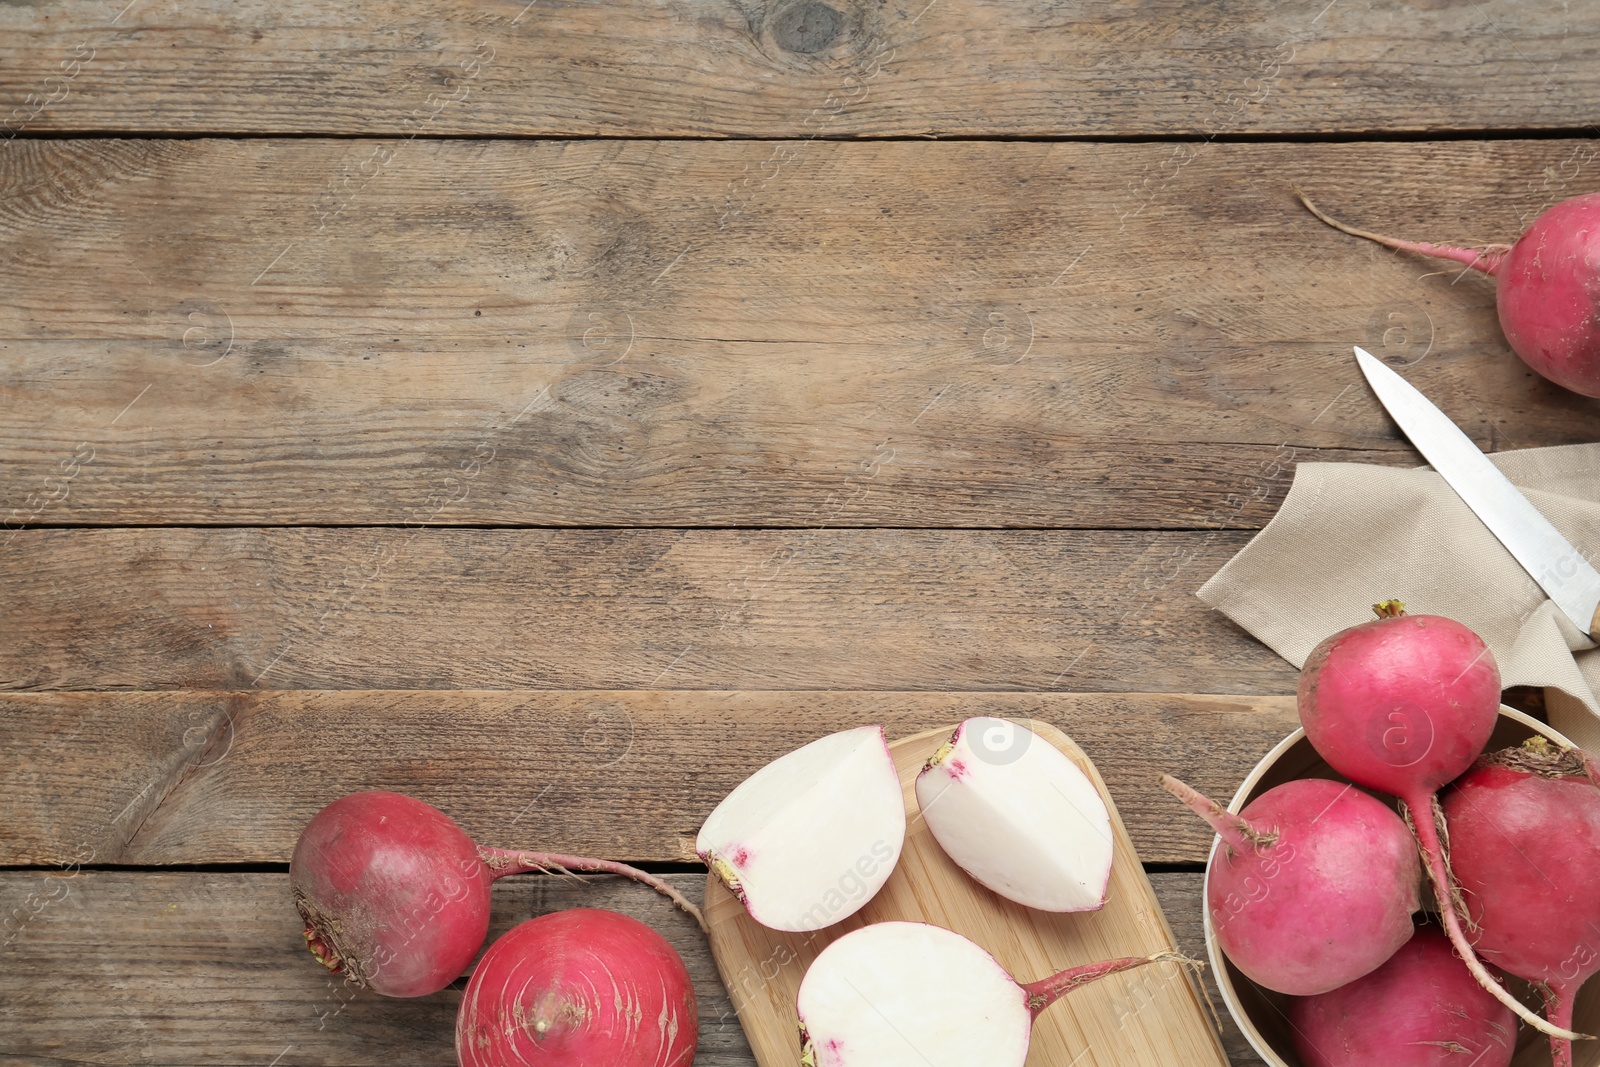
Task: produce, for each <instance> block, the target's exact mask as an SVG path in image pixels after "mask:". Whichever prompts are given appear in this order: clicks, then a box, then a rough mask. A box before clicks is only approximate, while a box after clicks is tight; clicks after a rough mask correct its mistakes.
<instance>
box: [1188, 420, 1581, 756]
mask: <svg viewBox="0 0 1600 1067" xmlns="http://www.w3.org/2000/svg"><path fill="white" fill-rule="evenodd" d="M1490 458H1491V459H1492V460H1494V462H1495V464H1496V465H1497V466H1498V467H1499V468H1500V469H1501V470H1502V471H1504V472H1505V474H1506V477H1508V478H1510V479H1511V481H1512V482H1514V483H1515V484H1516V485H1517V486H1518V487H1520V488H1521V489H1522V491H1523V492H1524V493H1526V494H1527V497H1528V499H1529V500H1531V501H1532V502H1533V505H1534V507H1536V508H1538V509H1539V510H1540V511H1542V512H1543V513H1544V514H1545V517H1546V518H1548V519H1549V520H1550V521H1551V522H1552V523H1553V524H1554V525H1555V527H1556V529H1558V530H1560V531H1561V532H1562V533H1563V534H1564V535H1565V536H1566V537H1567V539H1568V540H1570V541H1571V542H1572V543H1573V544H1574V545H1575V546H1577V548H1578V550H1579V551H1580V552H1582V553H1583V554H1584V555H1585V556H1587V557H1588V558H1589V559H1590V560H1591V561H1594V560H1596V558H1597V553H1600V444H1591V445H1565V446H1561V447H1558V448H1533V449H1527V450H1525V451H1520V452H1502V453H1499V454H1497V455H1494V456H1491V457H1490ZM1199 595H1200V599H1202V600H1204V601H1205V602H1206V603H1207V604H1210V605H1211V606H1212V607H1214V608H1216V609H1217V610H1218V611H1221V612H1222V613H1223V614H1225V615H1227V616H1228V617H1229V618H1231V619H1233V620H1234V621H1235V622H1237V623H1238V624H1239V625H1240V626H1243V627H1244V628H1245V629H1246V630H1248V631H1250V633H1252V634H1254V635H1255V636H1256V637H1258V638H1260V639H1261V641H1263V642H1264V643H1266V644H1267V645H1268V646H1269V647H1270V648H1272V649H1273V651H1275V652H1277V653H1278V654H1279V655H1281V656H1282V657H1283V658H1284V659H1286V660H1288V661H1289V662H1290V663H1293V664H1294V665H1295V666H1296V667H1299V666H1301V665H1302V664H1304V663H1305V659H1306V656H1308V655H1310V653H1311V650H1312V648H1314V647H1315V646H1316V644H1317V643H1318V642H1319V641H1321V640H1322V639H1323V638H1324V637H1327V636H1328V635H1329V634H1332V633H1335V632H1336V631H1338V630H1341V629H1343V628H1345V627H1346V626H1353V625H1355V624H1356V623H1359V622H1364V621H1365V620H1367V619H1371V618H1373V614H1372V605H1373V604H1375V603H1377V602H1378V601H1380V600H1388V599H1390V598H1393V599H1397V600H1403V601H1405V604H1406V610H1407V611H1408V612H1410V613H1412V614H1417V615H1423V614H1427V615H1446V616H1449V617H1450V618H1453V619H1458V620H1460V621H1461V622H1464V623H1466V624H1467V625H1468V626H1470V627H1472V628H1473V629H1474V630H1476V631H1477V632H1478V633H1479V634H1480V635H1481V636H1482V637H1483V639H1484V640H1485V641H1487V642H1488V643H1489V648H1490V650H1491V651H1493V652H1494V657H1495V661H1496V662H1497V663H1499V665H1500V675H1501V680H1502V682H1503V684H1504V685H1506V686H1508V687H1509V686H1513V685H1537V686H1543V687H1545V692H1546V706H1547V707H1548V709H1549V712H1550V725H1552V726H1554V727H1555V728H1556V729H1557V730H1560V731H1561V732H1562V733H1564V734H1566V735H1567V736H1568V737H1569V738H1571V739H1572V740H1573V741H1575V742H1576V743H1578V744H1579V745H1581V746H1583V747H1584V748H1587V749H1589V750H1591V751H1600V649H1597V648H1596V647H1595V643H1594V642H1593V641H1591V640H1589V638H1588V637H1587V636H1586V635H1585V634H1584V633H1582V632H1581V631H1580V630H1579V628H1578V627H1576V626H1573V625H1572V623H1571V622H1569V621H1568V620H1567V618H1566V616H1565V615H1563V614H1562V613H1561V611H1560V610H1559V609H1558V608H1557V607H1556V606H1555V605H1554V604H1553V603H1551V602H1550V600H1549V599H1548V598H1547V597H1546V596H1545V595H1544V592H1543V591H1542V590H1541V589H1540V588H1539V586H1538V585H1537V584H1536V583H1535V582H1534V580H1533V579H1532V578H1530V577H1528V573H1527V572H1526V571H1524V570H1523V569H1522V567H1521V566H1519V565H1518V563H1517V561H1516V560H1515V559H1513V558H1512V557H1511V553H1509V552H1507V551H1506V549H1505V547H1504V546H1503V545H1501V544H1500V542H1499V541H1498V540H1497V539H1496V538H1495V536H1494V535H1493V534H1492V533H1490V532H1489V531H1488V529H1487V528H1486V527H1485V526H1484V525H1483V523H1482V522H1480V521H1479V520H1478V518H1477V516H1475V515H1474V514H1473V513H1472V511H1471V509H1469V508H1468V507H1467V506H1466V504H1464V503H1462V501H1461V498H1460V497H1458V496H1456V494H1455V492H1454V491H1453V490H1451V488H1450V487H1449V486H1448V485H1446V484H1445V482H1444V479H1442V478H1440V477H1439V476H1438V475H1437V474H1435V473H1434V472H1433V470H1432V469H1431V468H1426V467H1424V468H1420V469H1415V470H1403V469H1396V468H1392V467H1375V466H1370V465H1367V464H1360V463H1302V464H1300V465H1299V467H1298V468H1297V469H1296V470H1295V475H1294V484H1293V485H1292V486H1291V487H1290V489H1289V495H1288V496H1287V497H1286V498H1285V499H1284V502H1283V506H1282V507H1280V508H1279V509H1278V514H1277V515H1276V516H1274V517H1273V519H1272V521H1271V522H1270V523H1268V524H1267V527H1266V529H1264V530H1262V531H1261V533H1260V534H1258V535H1257V536H1256V537H1255V539H1254V540H1252V541H1251V542H1250V543H1249V544H1248V545H1246V546H1245V547H1244V549H1243V551H1241V552H1240V553H1239V554H1238V555H1237V556H1235V557H1234V558H1233V559H1232V560H1230V561H1229V562H1228V563H1227V565H1226V566H1224V567H1223V568H1222V570H1220V571H1218V572H1217V573H1216V574H1215V575H1214V576H1213V577H1212V579H1211V580H1210V581H1209V582H1207V583H1206V584H1205V585H1204V586H1202V587H1201V589H1200V594H1199Z"/></svg>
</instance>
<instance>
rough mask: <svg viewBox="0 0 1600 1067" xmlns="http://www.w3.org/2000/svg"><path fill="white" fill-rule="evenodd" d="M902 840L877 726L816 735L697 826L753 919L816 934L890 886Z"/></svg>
mask: <svg viewBox="0 0 1600 1067" xmlns="http://www.w3.org/2000/svg"><path fill="white" fill-rule="evenodd" d="M905 839H906V808H905V800H904V798H903V796H902V794H901V790H900V775H899V773H898V772H897V771H896V770H895V766H894V757H893V756H891V755H890V754H889V746H888V743H887V742H886V741H885V740H884V736H883V727H881V726H863V727H860V728H858V729H855V730H845V731H843V732H842V733H837V734H831V735H829V736H827V737H823V738H819V739H818V740H816V741H813V742H811V743H810V744H809V745H806V746H805V747H803V748H799V749H796V750H795V751H793V752H791V753H789V754H788V755H786V756H781V757H779V758H778V759H776V760H773V761H772V762H771V763H769V764H767V765H766V766H765V767H763V768H761V769H760V770H759V771H757V772H756V773H755V774H752V775H751V776H750V777H749V778H746V779H745V780H744V781H743V782H741V783H739V785H738V787H737V788H735V789H734V791H733V792H731V793H729V794H728V795H727V797H726V798H724V799H723V801H722V803H720V804H718V805H717V807H716V810H714V811H713V812H712V813H711V814H710V816H709V817H707V819H706V821H705V825H704V826H702V827H701V828H700V836H699V837H698V838H696V840H695V846H694V847H695V852H697V853H698V854H699V856H700V858H701V860H703V861H704V862H705V864H706V866H707V867H709V868H711V871H712V873H713V874H714V875H716V877H717V879H718V880H719V881H721V882H722V884H723V885H725V886H727V888H728V890H729V891H730V892H732V893H733V895H734V896H736V897H738V898H739V902H740V903H741V904H743V905H744V907H745V910H746V911H748V912H749V913H750V917H751V918H753V919H755V920H756V922H758V923H761V924H762V925H763V926H767V927H771V928H772V929H774V930H784V931H789V932H801V931H808V930H820V929H822V928H823V927H826V926H832V925H833V924H834V923H836V922H839V921H840V920H841V919H845V918H848V917H849V916H851V915H854V914H855V913H856V912H857V911H859V910H860V909H861V907H862V906H863V905H865V904H866V903H867V901H869V900H871V899H872V898H873V896H875V895H876V894H877V892H878V890H880V889H882V888H883V884H884V883H885V882H887V881H888V880H889V875H890V873H892V872H893V871H894V865H895V863H896V861H898V860H899V858H900V850H901V849H902V848H903V847H904V845H905Z"/></svg>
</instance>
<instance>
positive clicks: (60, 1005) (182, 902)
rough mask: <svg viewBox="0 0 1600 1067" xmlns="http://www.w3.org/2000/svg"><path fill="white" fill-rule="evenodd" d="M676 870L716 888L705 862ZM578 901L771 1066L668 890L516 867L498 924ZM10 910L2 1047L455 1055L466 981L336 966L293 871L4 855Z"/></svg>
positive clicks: (732, 1048)
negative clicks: (315, 941)
mask: <svg viewBox="0 0 1600 1067" xmlns="http://www.w3.org/2000/svg"><path fill="white" fill-rule="evenodd" d="M668 877H669V880H670V881H673V882H674V883H676V884H677V885H678V886H679V887H680V888H681V889H682V890H683V891H684V892H685V893H688V894H689V895H690V896H691V897H693V898H694V899H699V893H700V889H701V887H702V886H703V885H704V879H703V877H702V876H699V875H692V874H682V875H670V876H668ZM1150 880H1151V882H1152V883H1153V884H1154V886H1155V889H1156V894H1157V897H1158V898H1159V899H1160V901H1161V905H1162V908H1163V910H1164V911H1165V913H1166V915H1167V917H1168V919H1169V920H1170V922H1171V924H1172V927H1173V930H1174V932H1175V933H1176V935H1177V939H1178V943H1179V945H1180V946H1181V947H1182V948H1183V950H1184V951H1185V952H1187V953H1189V954H1191V955H1200V954H1202V953H1203V951H1204V944H1203V941H1202V936H1203V935H1202V934H1201V932H1200V875H1198V874H1155V875H1151V878H1150ZM579 906H587V907H604V908H611V909H614V910H616V911H621V912H625V913H627V914H629V915H633V916H634V917H636V918H639V919H641V920H643V921H645V922H648V923H650V924H651V925H652V926H654V927H655V928H656V929H657V930H659V931H660V932H661V933H662V934H663V935H664V936H665V937H666V938H667V939H668V940H669V941H670V942H671V943H672V944H673V946H674V947H675V948H677V949H678V951H679V953H680V954H681V955H682V956H683V957H684V961H685V962H686V963H687V964H688V967H689V972H690V975H691V976H692V977H693V979H694V981H695V992H696V995H697V997H698V998H699V1003H700V1052H699V1057H698V1058H697V1059H696V1060H695V1063H696V1065H697V1067H754V1064H755V1060H754V1059H753V1058H752V1057H751V1055H750V1052H749V1046H748V1045H747V1044H746V1043H745V1040H744V1035H743V1033H742V1032H741V1030H740V1028H739V1024H738V1021H737V1017H736V1016H735V1015H734V1013H733V1011H732V1007H731V1005H730V1004H729V1001H728V996H727V994H726V993H725V992H724V991H723V989H722V986H721V984H720V982H719V981H718V979H717V974H716V970H715V965H714V964H713V963H712V960H711V954H710V951H709V950H708V948H707V947H706V943H705V939H704V936H703V935H702V934H701V933H700V932H699V930H697V929H696V928H695V927H694V924H693V923H692V921H690V920H689V919H688V918H687V917H685V916H683V915H682V914H680V913H678V912H675V911H674V910H673V908H672V906H671V905H670V904H667V903H666V902H665V901H661V900H660V898H658V897H657V896H656V895H655V894H654V893H650V892H648V891H646V890H641V889H640V888H639V887H637V886H632V885H618V884H616V882H615V881H613V880H611V879H603V878H597V879H595V880H594V882H593V883H592V884H590V885H587V886H575V885H573V884H571V883H569V882H566V881H562V880H557V879H552V878H543V877H537V876H529V877H527V878H515V879H509V880H507V881H504V882H501V883H499V884H498V885H496V886H495V889H494V914H493V922H492V924H491V927H490V936H491V937H494V936H498V935H499V934H501V933H503V932H505V931H506V930H507V929H509V928H510V927H511V926H513V925H515V924H516V923H517V922H520V921H522V920H524V919H527V918H531V917H532V916H534V915H537V914H543V913H545V912H548V911H554V910H557V909H560V908H568V907H579ZM19 910H20V912H21V914H22V915H24V916H26V919H19V918H18V917H17V913H18V911H19ZM0 915H3V916H4V917H5V918H4V929H5V931H6V932H5V934H4V936H3V938H0V940H4V942H5V944H4V945H3V946H0V1063H6V1064H11V1063H16V1064H23V1063H26V1064H30V1065H43V1067H56V1065H64V1064H67V1063H73V1064H82V1063H104V1064H115V1063H145V1064H160V1065H167V1067H190V1065H200V1064H238V1063H253V1064H267V1063H271V1062H272V1061H273V1059H274V1057H280V1056H281V1057H282V1058H281V1059H280V1060H279V1061H278V1062H279V1063H280V1064H282V1065H283V1067H290V1065H307V1067H311V1065H330V1067H365V1065H372V1067H378V1065H384V1067H387V1065H390V1064H394V1065H402V1067H411V1065H426V1067H434V1065H437V1067H453V1065H454V1063H455V1058H454V1052H453V1043H452V1042H453V1026H454V1015H455V1008H456V1005H457V1003H458V1002H459V999H460V993H459V991H458V990H455V989H448V990H445V991H443V992H441V993H438V994H436V995H434V996H431V997H423V998H421V999H418V1000H386V999H383V998H380V997H376V996H374V995H372V994H369V993H363V992H354V991H349V990H346V989H345V988H344V987H343V985H342V984H340V983H336V982H333V981H331V980H330V979H329V977H328V976H327V973H326V972H325V971H323V970H322V969H321V968H320V967H318V966H317V965H316V964H315V962H314V961H313V960H312V959H311V958H310V956H309V955H308V954H307V953H306V951H305V947H304V941H303V940H302V939H301V937H300V929H299V925H298V917H297V916H296V915H295V913H294V909H293V907H292V906H291V905H290V904H289V890H288V876H287V875H285V874H240V873H210V874H202V873H180V872H166V873H149V872H146V873H122V872H103V871H86V872H79V873H72V872H68V873H66V874H62V873H59V872H58V873H42V872H23V871H11V872H0ZM64 961H70V964H69V966H70V969H71V973H72V980H71V981H62V980H61V975H62V974H63V966H64ZM1214 995H1215V993H1214V992H1213V996H1214ZM1223 1040H1224V1045H1225V1046H1226V1048H1227V1049H1228V1051H1229V1054H1230V1058H1231V1060H1232V1062H1233V1063H1234V1064H1235V1065H1236V1067H1246V1065H1252V1067H1253V1065H1256V1064H1259V1063H1260V1060H1258V1059H1257V1058H1255V1057H1254V1056H1253V1055H1251V1054H1250V1053H1249V1051H1248V1050H1247V1048H1246V1046H1245V1045H1244V1043H1243V1041H1242V1039H1241V1038H1240V1036H1239V1034H1238V1032H1237V1031H1236V1030H1235V1029H1234V1028H1233V1026H1232V1024H1231V1023H1230V1022H1226V1021H1225V1026H1224V1031H1223Z"/></svg>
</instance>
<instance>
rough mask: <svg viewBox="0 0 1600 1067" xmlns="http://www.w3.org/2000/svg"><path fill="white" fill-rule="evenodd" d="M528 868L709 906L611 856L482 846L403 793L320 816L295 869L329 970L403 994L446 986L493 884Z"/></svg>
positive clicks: (374, 796) (339, 806)
mask: <svg viewBox="0 0 1600 1067" xmlns="http://www.w3.org/2000/svg"><path fill="white" fill-rule="evenodd" d="M525 871H564V872H567V871H602V872H607V873H611V874H620V875H623V876H625V877H628V878H632V879H633V880H635V881H637V882H643V883H644V884H646V885H648V886H650V887H651V888H653V889H655V890H656V891H657V892H660V893H663V894H665V895H666V896H668V897H670V898H671V899H672V900H673V902H674V903H676V904H677V905H678V906H679V907H681V908H683V909H684V910H685V911H687V912H688V913H689V914H691V915H693V916H694V918H695V921H697V922H699V923H700V924H701V926H702V927H704V925H705V922H704V920H703V919H702V918H701V916H700V912H699V909H697V908H696V907H695V906H694V905H693V904H691V903H689V901H688V900H686V899H684V897H683V895H682V894H681V893H679V892H678V891H677V890H676V889H674V888H672V886H670V885H668V884H667V883H665V882H663V881H662V880H661V879H659V878H657V877H655V876H654V875H651V874H647V873H645V872H644V871H641V870H637V869H636V868H633V867H629V866H627V865H625V864H621V863H614V862H612V861H610V860H600V859H589V858H587V857H584V856H566V855H561V854H559V853H554V852H513V851H508V850H505V849H498V848H485V847H482V846H480V845H478V844H477V843H475V842H474V841H473V840H472V839H471V838H470V837H468V836H467V834H466V832H465V831H463V830H462V829H461V827H459V826H457V825H456V823H455V822H454V821H453V820H452V819H451V818H450V817H449V816H448V815H446V814H444V812H442V811H440V810H439V809H438V808H435V807H433V806H431V805H429V804H424V803H423V802H422V801H420V800H416V799H414V798H412V797H408V796H404V795H402V794H399V793H387V792H383V791H381V790H374V791H372V792H366V793H352V794H350V795H349V796H346V797H341V798H340V799H338V800H336V801H334V802H333V803H332V804H329V805H328V806H327V807H325V808H323V809H322V810H321V811H320V812H318V813H317V814H316V815H315V816H314V817H313V818H312V819H311V821H310V822H309V823H307V824H306V828H305V829H304V830H303V831H302V832H301V834H300V840H299V841H298V842H297V843H296V844H295V848H294V856H293V858H292V859H291V860H290V863H289V885H290V888H291V891H292V892H293V894H294V903H295V907H296V908H298V909H299V911H300V917H301V918H302V919H303V920H304V921H305V924H306V927H305V939H306V944H307V946H308V947H309V948H310V949H311V952H312V954H313V955H314V956H316V958H317V960H318V961H319V962H320V963H322V964H323V965H324V966H326V967H327V968H328V969H329V970H331V971H335V972H339V973H342V974H343V975H344V976H345V978H346V979H347V980H348V981H350V982H351V983H353V984H355V985H358V986H363V987H366V988H370V989H372V990H373V991H375V992H378V993H382V994H384V995H386V996H391V997H420V996H425V995H427V994H429V993H433V992H436V991H437V990H440V989H443V988H444V987H445V986H447V985H449V984H450V983H451V982H453V981H454V980H455V979H456V978H457V976H459V975H460V974H461V972H462V970H463V969H464V968H465V967H466V966H467V964H468V963H470V962H471V961H472V957H473V956H475V955H477V953H478V949H479V948H481V947H482V946H483V939H484V937H485V935H486V934H487V933H488V930H489V885H490V883H491V882H493V881H494V880H495V879H496V878H503V877H505V876H506V875H508V874H519V873H522V872H525Z"/></svg>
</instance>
